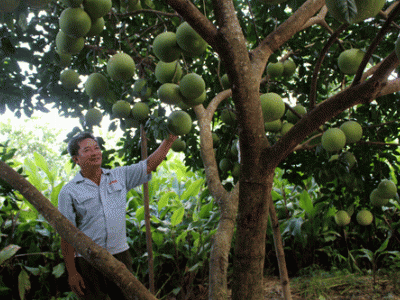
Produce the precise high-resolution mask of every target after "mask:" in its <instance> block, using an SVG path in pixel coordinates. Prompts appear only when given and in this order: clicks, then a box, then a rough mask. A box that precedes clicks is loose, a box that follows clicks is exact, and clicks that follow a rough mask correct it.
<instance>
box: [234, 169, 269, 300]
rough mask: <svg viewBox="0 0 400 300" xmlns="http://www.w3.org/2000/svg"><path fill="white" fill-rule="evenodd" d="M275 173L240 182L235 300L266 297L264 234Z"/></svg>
mask: <svg viewBox="0 0 400 300" xmlns="http://www.w3.org/2000/svg"><path fill="white" fill-rule="evenodd" d="M272 178H273V174H269V175H268V176H267V178H264V177H262V176H261V175H260V176H258V177H257V178H252V179H251V180H249V179H248V178H246V177H245V179H243V180H241V181H240V191H239V213H238V221H237V231H236V234H237V236H236V245H235V261H234V266H233V276H234V285H233V287H232V295H233V298H232V299H234V300H243V299H246V300H252V299H254V300H260V299H263V298H264V288H263V278H264V274H263V273H264V272H263V271H264V258H265V235H266V230H267V224H268V209H269V202H270V201H271V189H272Z"/></svg>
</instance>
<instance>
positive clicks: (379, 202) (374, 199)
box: [369, 189, 389, 206]
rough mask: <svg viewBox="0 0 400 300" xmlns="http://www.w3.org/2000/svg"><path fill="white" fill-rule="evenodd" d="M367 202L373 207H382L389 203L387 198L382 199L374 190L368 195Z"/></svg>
mask: <svg viewBox="0 0 400 300" xmlns="http://www.w3.org/2000/svg"><path fill="white" fill-rule="evenodd" d="M369 200H370V201H371V204H372V205H373V206H383V205H386V204H387V203H388V202H389V198H382V197H381V195H380V194H379V191H378V189H374V190H373V191H372V192H371V194H370V195H369Z"/></svg>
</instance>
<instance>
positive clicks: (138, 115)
mask: <svg viewBox="0 0 400 300" xmlns="http://www.w3.org/2000/svg"><path fill="white" fill-rule="evenodd" d="M149 115H150V109H149V106H148V105H147V104H146V103H144V102H137V103H135V104H134V105H133V106H132V118H133V119H134V120H138V121H143V120H146V119H147V118H148V117H149Z"/></svg>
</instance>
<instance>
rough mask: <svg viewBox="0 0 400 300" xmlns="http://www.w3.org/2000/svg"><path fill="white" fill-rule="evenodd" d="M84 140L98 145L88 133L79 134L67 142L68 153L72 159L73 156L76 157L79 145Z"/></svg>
mask: <svg viewBox="0 0 400 300" xmlns="http://www.w3.org/2000/svg"><path fill="white" fill-rule="evenodd" d="M85 139H93V140H95V141H96V143H99V142H98V141H97V138H96V137H95V136H94V135H93V134H92V133H90V132H81V133H79V134H78V135H77V136H74V137H73V138H72V139H71V140H70V141H69V142H68V147H67V149H68V153H69V155H71V157H74V156H75V155H78V151H79V143H80V142H82V141H83V140H85Z"/></svg>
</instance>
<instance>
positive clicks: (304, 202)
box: [299, 190, 315, 217]
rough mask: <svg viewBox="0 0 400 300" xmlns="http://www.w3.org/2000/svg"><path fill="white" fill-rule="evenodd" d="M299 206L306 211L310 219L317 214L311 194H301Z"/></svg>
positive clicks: (304, 192)
mask: <svg viewBox="0 0 400 300" xmlns="http://www.w3.org/2000/svg"><path fill="white" fill-rule="evenodd" d="M299 205H300V207H301V208H302V209H304V210H305V211H306V213H307V214H309V215H310V217H313V216H314V214H315V209H314V205H313V203H312V200H311V197H310V194H309V193H308V192H307V191H306V190H304V191H303V192H302V193H301V194H300V201H299Z"/></svg>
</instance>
